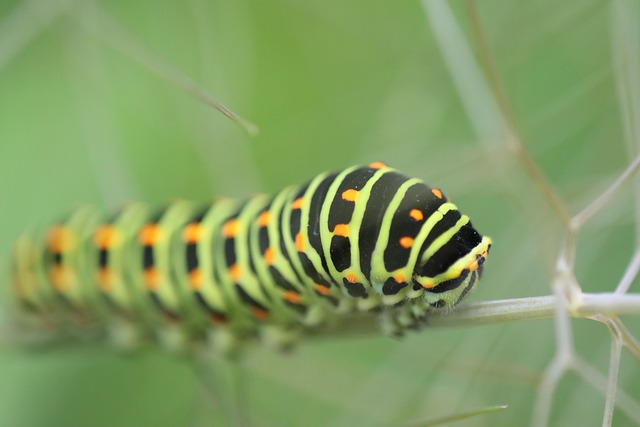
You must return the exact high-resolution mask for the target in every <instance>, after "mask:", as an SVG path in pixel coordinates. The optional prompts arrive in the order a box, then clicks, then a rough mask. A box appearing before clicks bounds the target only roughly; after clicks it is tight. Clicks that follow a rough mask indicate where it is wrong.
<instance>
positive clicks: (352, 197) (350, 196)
mask: <svg viewBox="0 0 640 427" xmlns="http://www.w3.org/2000/svg"><path fill="white" fill-rule="evenodd" d="M342 200H346V201H347V202H355V201H356V200H358V190H354V189H353V188H351V189H349V190H345V191H343V192H342Z"/></svg>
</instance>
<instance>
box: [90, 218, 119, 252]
mask: <svg viewBox="0 0 640 427" xmlns="http://www.w3.org/2000/svg"><path fill="white" fill-rule="evenodd" d="M117 241H118V232H117V231H116V229H115V228H114V227H113V226H111V225H108V224H105V225H101V226H100V227H98V228H97V229H96V232H95V233H94V235H93V242H94V244H95V245H96V246H97V247H98V249H101V250H103V251H106V250H109V249H111V248H113V247H114V246H115V245H116V243H117Z"/></svg>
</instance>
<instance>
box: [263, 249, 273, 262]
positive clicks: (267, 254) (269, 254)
mask: <svg viewBox="0 0 640 427" xmlns="http://www.w3.org/2000/svg"><path fill="white" fill-rule="evenodd" d="M275 258H276V253H275V251H274V250H273V248H267V250H266V251H264V262H266V263H267V265H271V264H273V261H274V259H275Z"/></svg>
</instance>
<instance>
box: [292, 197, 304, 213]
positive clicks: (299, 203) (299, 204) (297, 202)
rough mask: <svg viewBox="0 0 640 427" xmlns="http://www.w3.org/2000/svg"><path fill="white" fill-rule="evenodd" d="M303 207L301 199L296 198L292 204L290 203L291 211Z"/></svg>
mask: <svg viewBox="0 0 640 427" xmlns="http://www.w3.org/2000/svg"><path fill="white" fill-rule="evenodd" d="M303 205H304V200H303V199H302V197H298V198H297V199H295V200H294V201H293V203H291V209H294V210H295V209H302V206H303Z"/></svg>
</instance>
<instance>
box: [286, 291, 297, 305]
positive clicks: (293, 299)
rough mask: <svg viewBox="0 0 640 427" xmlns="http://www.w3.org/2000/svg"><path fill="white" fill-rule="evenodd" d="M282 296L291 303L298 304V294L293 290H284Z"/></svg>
mask: <svg viewBox="0 0 640 427" xmlns="http://www.w3.org/2000/svg"><path fill="white" fill-rule="evenodd" d="M282 297H283V298H284V299H285V300H287V301H288V302H290V303H291V304H300V300H301V298H300V294H299V293H297V292H293V291H284V292H283V293H282Z"/></svg>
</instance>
